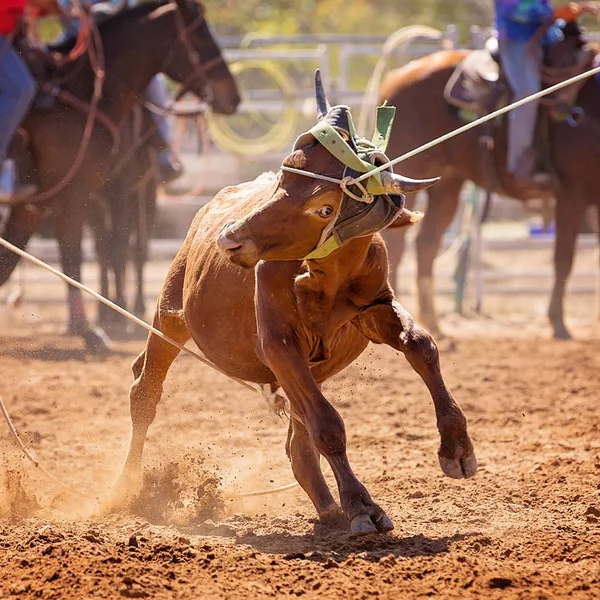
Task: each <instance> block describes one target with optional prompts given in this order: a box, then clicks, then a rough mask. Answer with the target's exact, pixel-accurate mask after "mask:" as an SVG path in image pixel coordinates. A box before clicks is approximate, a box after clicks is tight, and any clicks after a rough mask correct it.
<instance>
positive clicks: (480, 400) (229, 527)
mask: <svg viewBox="0 0 600 600" xmlns="http://www.w3.org/2000/svg"><path fill="white" fill-rule="evenodd" d="M590 312H591V311H590ZM578 323H579V322H578ZM590 323H591V317H590V316H587V315H585V319H584V318H583V315H582V321H581V322H580V323H579V325H578V327H576V333H577V334H578V337H579V340H578V341H571V342H555V341H552V340H550V339H549V337H548V331H547V329H546V328H545V327H544V326H543V324H542V322H540V321H539V320H537V321H536V320H533V321H531V320H525V319H521V320H520V321H516V322H515V321H514V320H513V321H510V322H509V321H504V322H496V321H487V320H484V321H480V322H479V323H478V324H477V323H476V324H475V325H473V324H472V323H470V324H467V323H466V322H461V321H460V320H456V319H454V320H449V321H447V327H448V328H449V329H451V330H452V331H453V333H454V334H455V339H454V342H453V343H449V342H442V343H441V347H442V353H443V354H442V360H443V368H444V372H445V375H446V379H447V381H448V384H449V386H450V387H451V389H452V390H453V391H454V393H455V396H456V397H457V399H458V400H459V402H460V403H461V404H462V407H463V409H464V410H465V412H466V414H467V417H468V419H469V423H470V430H471V434H472V437H473V441H474V443H475V446H476V451H477V454H478V458H479V462H480V470H479V472H478V474H477V476H476V477H475V478H474V479H471V480H468V481H453V480H450V479H448V478H446V477H444V475H443V474H442V473H441V471H440V469H439V467H438V465H437V459H436V448H437V443H438V438H437V431H436V428H435V421H434V416H433V407H432V403H431V400H430V398H429V396H428V394H427V392H426V389H425V387H424V385H423V384H422V383H421V382H420V380H419V379H418V378H417V376H416V375H415V374H414V373H413V372H412V371H411V369H410V368H409V366H408V365H407V363H406V362H405V361H404V359H403V357H402V356H401V355H398V354H396V353H395V352H393V351H391V350H389V349H386V348H379V347H378V348H375V347H372V348H370V349H369V350H368V351H367V352H366V353H365V354H364V355H363V357H361V359H360V360H359V361H358V362H357V363H356V364H355V366H354V367H352V368H350V369H348V370H347V371H345V372H344V373H342V374H340V375H339V376H338V377H336V378H335V379H334V380H332V381H331V382H330V383H329V384H328V385H327V386H326V388H325V391H326V394H327V395H328V397H329V398H331V399H332V401H333V402H334V403H335V405H336V406H337V408H338V409H339V410H340V411H341V413H342V415H343V416H344V418H345V421H346V427H347V432H348V447H349V455H350V459H351V461H352V463H353V466H354V468H355V471H356V472H357V474H358V475H359V477H361V478H362V480H363V481H364V482H365V484H366V485H367V486H368V487H369V489H370V491H371V493H372V495H373V496H374V498H375V499H376V500H377V501H378V502H379V503H380V504H381V505H382V506H383V507H384V508H385V509H386V511H387V512H388V514H389V515H390V516H391V517H392V519H393V520H394V522H395V524H396V529H395V531H394V532H392V534H390V535H385V536H369V537H365V538H360V539H351V538H349V537H348V535H347V534H340V533H337V534H335V535H332V534H331V533H330V532H327V531H323V530H322V529H320V527H319V524H318V523H315V522H314V511H313V508H312V506H311V505H310V503H309V501H308V499H307V497H306V496H305V495H304V493H303V492H302V491H301V490H299V489H298V488H296V489H293V490H290V491H287V492H284V493H281V494H278V495H271V496H262V497H258V498H251V499H240V498H236V497H235V496H234V494H235V493H236V492H238V491H252V490H258V489H262V488H266V487H273V486H277V485H281V484H286V483H288V482H290V481H291V480H292V479H291V478H292V476H291V472H290V469H289V466H288V463H287V459H286V458H285V455H284V450H283V445H284V440H285V435H286V423H285V421H281V420H279V419H278V418H277V417H275V416H273V415H271V414H270V413H269V412H268V411H267V409H266V405H265V403H264V402H263V401H261V400H260V399H259V398H256V397H254V396H253V395H252V394H250V393H248V392H247V391H245V390H244V389H242V388H240V387H238V386H237V385H236V384H235V383H233V382H231V381H229V380H227V379H225V378H223V377H222V376H220V375H219V374H218V373H213V372H211V371H210V370H208V369H207V368H206V367H204V366H202V365H200V364H198V363H196V362H195V361H193V359H191V358H187V357H180V358H179V359H178V360H177V361H176V363H175V365H174V367H173V368H172V371H171V373H170V376H169V378H168V380H167V382H166V384H165V395H164V402H163V403H162V404H161V406H160V409H159V414H158V417H157V420H156V422H155V424H154V426H153V427H152V428H151V430H150V433H149V436H148V444H147V453H146V481H145V487H144V490H145V496H144V497H143V498H142V499H141V500H140V502H138V504H137V505H136V507H135V513H136V514H103V513H102V501H103V500H105V499H106V498H107V497H108V496H109V494H110V486H111V484H112V482H114V480H115V478H116V476H117V474H118V472H119V468H120V464H121V461H122V460H123V457H124V453H125V450H126V444H127V439H128V433H129V419H128V405H127V389H128V386H129V383H130V381H131V375H130V364H131V361H132V360H133V358H134V357H135V355H136V353H137V352H139V351H140V349H141V348H142V346H143V342H142V341H129V342H123V343H120V344H118V345H117V349H118V354H116V355H115V356H113V357H110V358H108V359H105V360H99V359H94V358H90V357H86V356H85V355H83V354H81V352H80V347H81V345H80V342H79V341H78V340H73V339H69V338H66V337H63V336H62V335H61V334H60V331H61V328H62V315H61V314H58V313H57V311H56V310H55V309H52V310H50V309H48V308H47V307H45V308H39V307H37V306H35V305H25V306H24V307H22V308H21V309H19V310H17V311H14V310H13V311H10V310H9V309H7V308H6V307H0V394H1V395H2V397H3V398H4V401H5V402H6V405H7V407H8V409H9V410H10V412H11V414H12V416H13V419H14V423H15V425H16V427H17V428H18V430H19V431H20V433H21V434H22V436H23V438H24V440H25V442H26V443H27V445H28V446H29V447H30V448H31V450H32V452H33V453H34V454H35V456H36V458H37V459H39V461H40V464H41V465H43V467H44V468H45V469H47V470H48V471H50V472H51V473H52V474H53V475H55V476H56V477H58V478H59V479H60V480H61V481H62V482H63V483H64V484H66V486H67V488H66V489H62V488H61V487H60V486H59V485H58V484H56V483H55V482H53V481H51V480H49V479H47V478H46V477H45V476H44V475H43V474H42V473H40V471H39V470H37V469H36V468H35V467H34V466H33V465H31V464H29V463H28V462H27V461H25V460H23V458H22V455H21V453H20V452H19V451H18V449H16V447H15V445H14V443H13V442H12V440H11V439H10V437H9V435H8V430H7V429H6V428H5V427H4V425H2V434H1V436H0V456H1V458H2V463H1V465H2V466H1V467H0V598H12V597H15V598H77V599H81V598H96V597H98V598H121V597H126V598H157V599H163V598H165V599H166V598H186V599H187V598H203V599H205V598H206V599H212V598H231V599H233V600H236V599H248V598H251V599H254V598H266V597H284V596H286V597H289V596H294V595H296V596H304V597H310V598H336V599H338V598H352V599H354V598H374V597H376V598H390V599H391V598H394V599H398V598H424V597H434V598H460V599H468V598H492V599H493V598H502V599H505V598H507V599H514V598H522V599H534V598H535V599H537V598H548V599H554V598H563V597H569V598H575V599H579V598H581V599H583V598H585V599H588V598H597V597H600V394H599V391H598V373H599V372H600V335H599V334H598V332H597V330H596V329H592V328H591V327H590ZM327 472H328V477H329V479H331V477H330V472H329V471H327Z"/></svg>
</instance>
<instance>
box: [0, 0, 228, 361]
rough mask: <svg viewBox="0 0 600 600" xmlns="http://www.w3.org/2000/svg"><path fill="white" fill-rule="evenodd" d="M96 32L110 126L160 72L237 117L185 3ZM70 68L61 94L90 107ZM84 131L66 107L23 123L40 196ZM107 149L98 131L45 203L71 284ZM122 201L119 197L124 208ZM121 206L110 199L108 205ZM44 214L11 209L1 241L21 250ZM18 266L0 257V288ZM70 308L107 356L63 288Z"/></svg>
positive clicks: (221, 66)
mask: <svg viewBox="0 0 600 600" xmlns="http://www.w3.org/2000/svg"><path fill="white" fill-rule="evenodd" d="M100 33H101V36H102V42H103V48H104V56H105V70H106V83H105V86H104V95H103V98H102V101H101V102H100V105H99V108H100V110H101V111H102V112H103V113H104V114H105V115H106V116H107V117H108V118H109V119H110V120H111V121H113V122H114V123H115V124H117V125H120V124H122V123H123V121H124V120H125V118H126V117H127V115H129V114H130V113H131V110H132V109H133V107H134V106H135V105H136V104H138V103H139V102H140V99H141V98H142V95H143V92H144V90H145V88H146V86H147V85H148V83H149V82H150V80H151V79H152V77H153V76H154V75H156V74H157V73H159V72H164V73H166V74H167V75H168V76H169V77H170V78H171V79H173V80H174V81H176V82H179V83H182V84H183V85H184V87H186V88H187V89H188V90H190V91H192V92H193V93H195V94H196V95H198V96H199V97H204V96H205V95H206V94H209V101H210V103H211V105H212V108H213V110H215V111H216V112H220V113H224V114H231V113H233V112H234V111H235V110H236V108H237V106H238V104H239V102H240V97H239V93H238V90H237V86H236V83H235V81H234V79H233V77H232V75H231V73H230V72H229V69H228V67H227V64H226V63H225V61H224V60H223V58H222V55H221V51H220V48H219V46H218V44H217V42H216V41H215V39H214V37H213V35H212V32H211V30H210V27H209V25H208V23H207V21H206V20H205V18H204V10H203V8H202V6H200V5H198V4H195V3H193V2H191V1H188V0H177V2H173V3H168V4H163V3H159V2H148V3H143V4H141V5H139V6H137V7H136V8H133V9H130V10H126V11H123V12H121V13H119V14H118V15H117V16H115V17H112V18H111V19H109V20H108V21H106V22H105V23H103V24H102V25H101V26H100ZM68 69H69V71H68V72H66V73H62V74H61V76H64V79H65V80H66V81H68V83H66V84H65V86H64V88H65V89H67V91H69V92H70V93H71V94H72V95H74V96H76V97H77V98H79V99H82V100H85V101H89V100H90V99H91V97H92V93H93V87H94V73H93V70H92V69H91V67H90V65H89V63H88V60H87V58H86V57H85V56H84V57H82V58H81V59H79V61H76V62H75V63H74V64H71V65H70V66H69V67H68ZM84 125H85V115H81V114H80V113H79V112H78V111H77V110H75V109H74V108H73V107H71V106H70V105H59V106H57V107H56V108H55V109H54V110H52V111H50V112H48V113H40V112H32V113H31V114H30V115H29V117H28V118H27V120H26V122H25V129H26V130H27V132H28V134H29V137H30V140H31V149H32V152H33V155H34V156H35V159H36V160H35V162H36V167H37V178H38V180H39V182H40V184H41V188H42V189H43V190H45V189H51V188H52V187H53V186H54V185H55V184H56V183H57V182H59V181H60V180H61V179H62V177H63V176H64V175H65V173H67V172H68V170H69V167H70V165H71V164H72V163H73V161H74V157H75V155H76V153H77V150H78V147H79V144H80V141H81V139H82V135H83V128H84ZM113 150H114V139H113V137H112V136H111V133H110V132H109V130H108V129H107V128H105V127H103V126H102V125H101V124H98V126H96V127H95V128H94V131H93V135H92V138H91V141H90V144H89V147H88V150H87V154H86V157H85V160H84V162H83V164H82V166H81V168H80V169H79V171H78V172H77V173H76V175H75V176H74V178H73V179H72V180H71V181H70V182H69V184H68V186H67V187H66V188H65V189H64V190H63V191H62V192H61V193H60V195H59V196H57V197H56V198H54V199H53V200H52V201H51V204H50V209H51V211H52V215H53V222H54V231H55V235H56V237H57V239H58V241H59V246H60V254H61V263H62V267H63V270H64V272H65V273H66V274H67V275H69V276H70V277H73V278H74V279H77V280H80V279H81V263H82V254H81V238H82V230H83V223H84V220H85V219H86V217H88V216H89V214H90V213H89V210H90V206H91V204H92V202H93V196H94V194H96V193H97V192H99V191H100V190H101V189H102V188H103V186H104V185H105V184H106V182H107V180H109V179H110V173H111V169H112V168H113V167H114V166H115V164H118V161H119V159H120V158H121V155H120V154H119V153H118V152H117V153H116V154H115V153H114V152H113ZM125 151H126V149H125ZM126 200H127V199H126V198H125V197H123V199H122V201H123V202H126ZM120 201H121V200H120V199H113V202H114V203H118V202H120ZM42 208H45V207H40V206H35V207H33V208H32V207H31V206H24V205H21V206H17V207H15V208H13V210H12V212H11V216H10V219H9V221H8V223H7V226H6V229H5V231H4V237H5V238H6V239H8V240H9V241H11V242H12V243H14V244H16V245H17V246H19V247H21V248H24V247H25V245H26V244H27V242H28V240H29V238H30V237H31V236H32V235H33V233H35V231H37V229H38V227H39V225H40V222H41V220H42V218H43V214H44V211H43V210H42ZM17 262H18V258H17V257H16V256H15V255H14V254H12V253H10V252H9V251H6V250H4V249H2V250H0V285H1V284H3V283H4V282H5V281H6V280H7V279H8V277H9V275H10V273H11V272H12V270H13V269H14V267H15V266H16V264H17ZM68 304H69V313H70V314H69V320H70V329H71V330H72V331H75V332H77V333H78V334H80V335H82V336H83V338H84V339H85V341H86V344H87V347H88V348H89V349H91V350H104V349H106V345H105V343H104V340H103V337H102V336H99V335H98V334H97V332H95V331H94V330H93V329H92V328H91V327H90V325H89V324H88V322H87V319H86V317H85V313H84V309H83V301H82V297H81V294H80V292H79V291H78V290H75V289H73V288H69V289H68Z"/></svg>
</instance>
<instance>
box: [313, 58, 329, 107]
mask: <svg viewBox="0 0 600 600" xmlns="http://www.w3.org/2000/svg"><path fill="white" fill-rule="evenodd" d="M315 96H316V99H317V112H318V115H319V118H323V117H324V116H325V115H326V114H327V113H328V112H329V109H330V108H331V106H329V102H327V96H325V88H324V87H323V80H322V79H321V70H320V69H317V70H316V71H315Z"/></svg>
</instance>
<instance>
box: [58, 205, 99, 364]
mask: <svg viewBox="0 0 600 600" xmlns="http://www.w3.org/2000/svg"><path fill="white" fill-rule="evenodd" d="M76 196H77V197H76ZM78 201H79V204H78ZM59 206H60V208H59V210H58V211H57V212H55V213H54V231H55V236H56V239H57V240H58V245H59V250H60V260H61V265H62V269H63V272H64V273H65V275H67V276H69V277H71V278H72V279H75V280H76V281H79V282H81V265H82V262H83V253H82V248H81V241H82V237H83V222H84V216H85V213H86V210H87V207H86V206H85V205H84V204H82V203H81V197H80V196H79V195H78V194H76V195H72V196H70V197H65V196H63V198H62V202H61V204H60V205H59ZM67 308H68V312H69V316H68V325H67V332H68V333H69V334H71V335H79V336H81V337H82V338H83V339H84V341H85V345H86V348H87V349H88V350H90V351H91V352H94V353H96V354H106V353H108V352H110V340H109V339H108V337H107V336H106V334H105V333H104V332H103V331H102V330H101V329H98V328H92V327H91V326H90V324H89V323H88V320H87V318H86V316H85V308H84V304H83V297H82V293H81V291H80V290H79V289H77V288H74V287H73V286H71V285H68V284H67Z"/></svg>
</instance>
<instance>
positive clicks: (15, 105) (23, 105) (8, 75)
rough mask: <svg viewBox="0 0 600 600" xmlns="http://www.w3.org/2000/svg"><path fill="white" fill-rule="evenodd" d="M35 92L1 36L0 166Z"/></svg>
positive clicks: (22, 68) (34, 87) (30, 78)
mask: <svg viewBox="0 0 600 600" xmlns="http://www.w3.org/2000/svg"><path fill="white" fill-rule="evenodd" d="M6 44H9V46H8V47H7V46H6ZM35 90H36V86H35V81H34V79H33V77H32V76H31V74H30V73H29V69H28V68H27V66H26V65H25V63H24V62H23V59H22V58H21V57H20V56H19V53H18V52H17V51H16V50H15V49H14V48H13V46H12V44H11V41H10V39H9V38H8V37H7V36H5V35H0V163H1V162H2V161H3V160H4V159H5V158H6V153H7V151H8V146H9V145H10V141H11V139H12V137H13V135H14V133H15V131H16V130H17V127H18V126H19V125H20V124H21V121H22V120H23V119H24V118H25V115H26V114H27V111H28V110H29V107H30V106H31V103H32V102H33V98H34V97H35Z"/></svg>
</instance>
